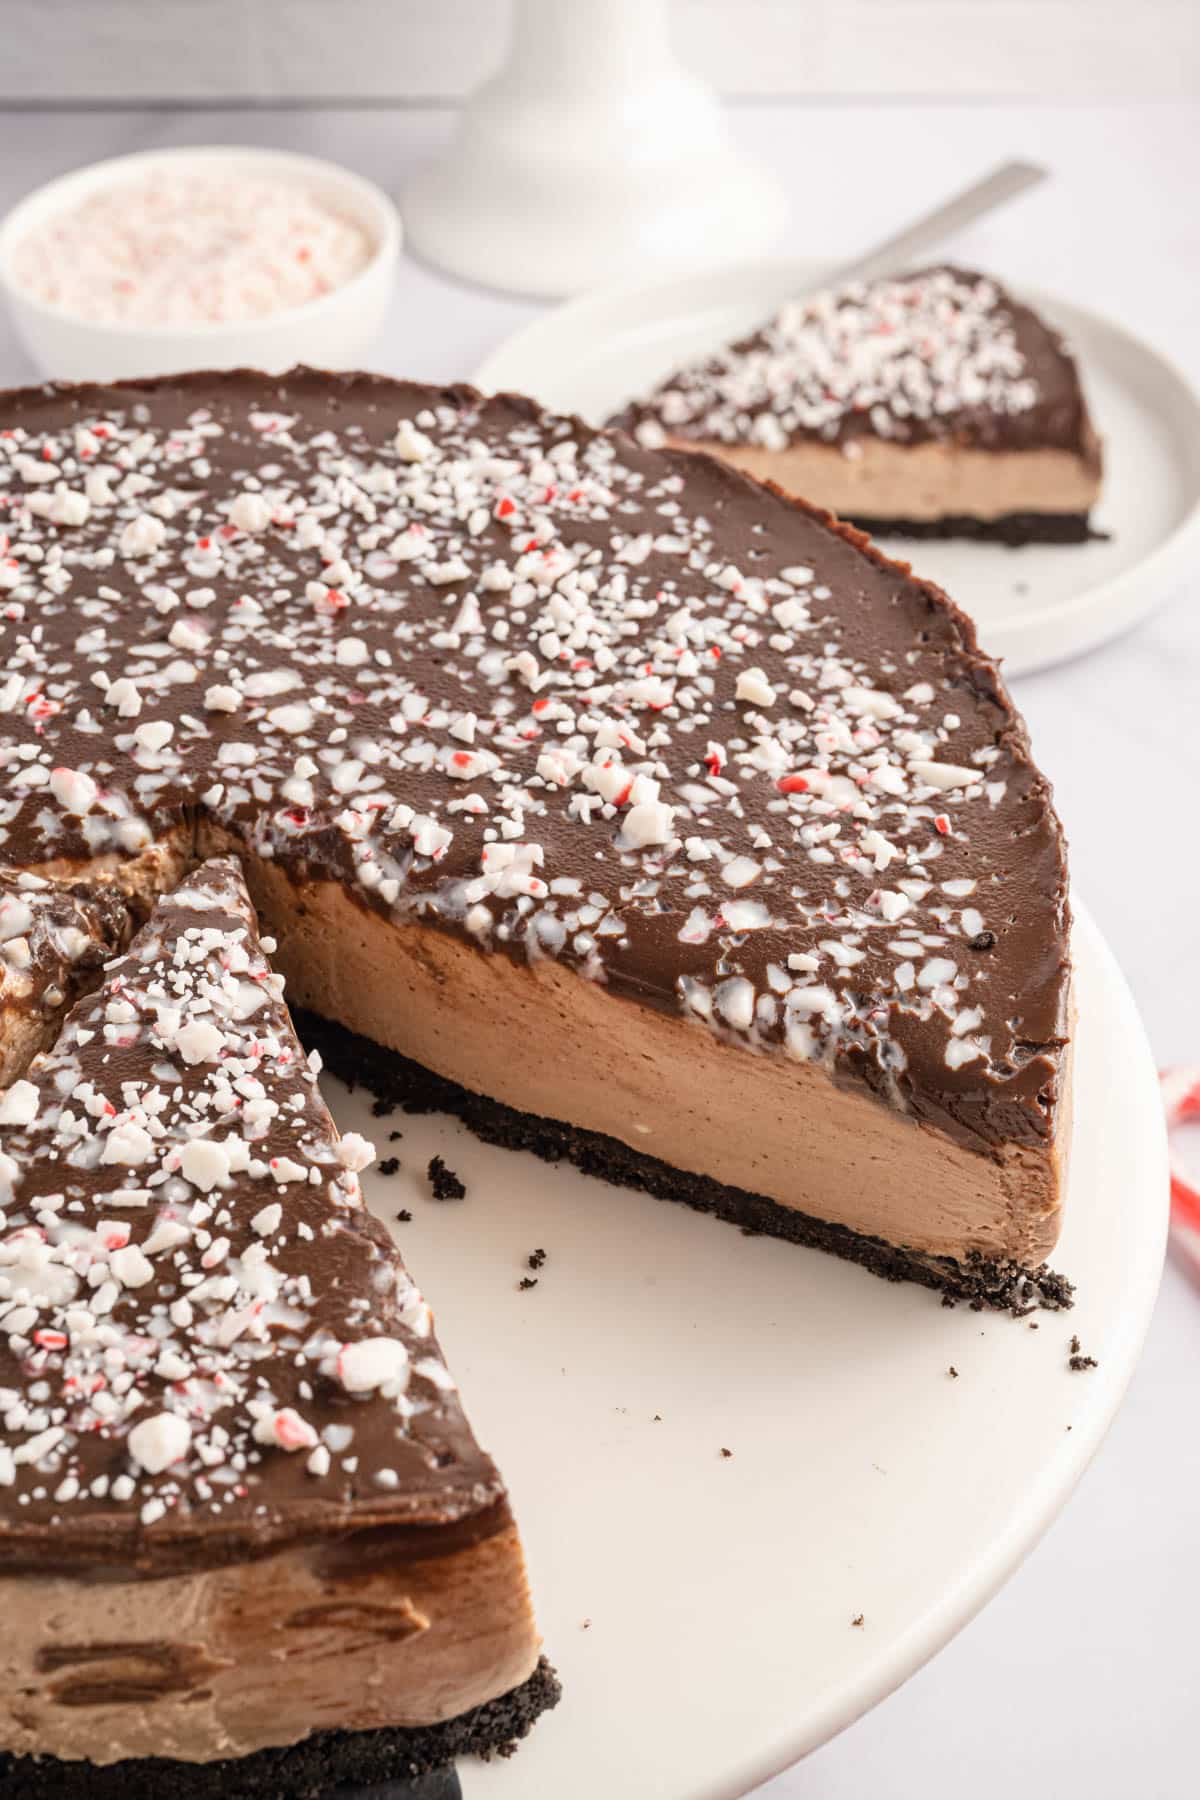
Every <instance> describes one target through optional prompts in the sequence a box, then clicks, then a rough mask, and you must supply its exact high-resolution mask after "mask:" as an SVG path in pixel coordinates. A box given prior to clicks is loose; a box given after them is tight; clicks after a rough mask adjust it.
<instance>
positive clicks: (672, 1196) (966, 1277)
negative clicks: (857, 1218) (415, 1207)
mask: <svg viewBox="0 0 1200 1800" xmlns="http://www.w3.org/2000/svg"><path fill="white" fill-rule="evenodd" d="M294 1016H295V1024H296V1029H297V1031H298V1032H299V1034H300V1038H301V1040H302V1042H303V1043H304V1045H305V1046H306V1048H311V1049H316V1050H318V1051H319V1052H320V1054H321V1058H322V1061H323V1062H324V1065H325V1067H326V1068H327V1069H328V1070H329V1071H330V1073H331V1074H333V1075H336V1076H337V1077H338V1078H339V1079H340V1080H341V1081H344V1082H345V1083H346V1085H347V1086H348V1087H351V1088H353V1087H357V1086H361V1087H365V1088H366V1089H367V1091H368V1092H369V1093H371V1094H373V1095H374V1096H375V1103H376V1104H375V1110H376V1112H377V1113H380V1114H382V1113H386V1112H389V1111H392V1110H393V1109H394V1108H396V1107H400V1108H403V1110H404V1111H405V1112H412V1113H422V1112H444V1113H450V1114H451V1115H452V1116H453V1117H454V1118H457V1119H460V1120H461V1121H462V1123H463V1124H464V1125H466V1126H467V1127H468V1129H469V1130H471V1131H473V1132H474V1133H475V1135H476V1137H479V1138H482V1139H483V1140H484V1141H485V1142H486V1143H490V1144H499V1145H500V1146H501V1147H502V1148H504V1149H506V1150H531V1151H532V1152H533V1154H534V1155H535V1156H540V1157H541V1158H542V1160H543V1161H544V1162H570V1163H574V1164H575V1166H576V1167H577V1168H579V1169H582V1170H583V1172H584V1174H586V1175H594V1176H598V1177H599V1178H600V1179H601V1180H603V1181H610V1182H612V1183H614V1184H615V1185H617V1186H620V1187H630V1188H636V1189H639V1190H640V1191H641V1192H643V1193H647V1194H652V1195H653V1196H654V1197H655V1199H658V1200H678V1201H681V1202H682V1203H683V1205H685V1206H690V1207H691V1208H692V1209H693V1210H694V1211H696V1212H703V1213H711V1214H713V1215H714V1216H715V1217H716V1218H719V1219H725V1220H726V1221H727V1222H728V1223H729V1224H732V1225H738V1226H740V1227H741V1229H742V1230H743V1231H745V1232H747V1233H751V1234H754V1235H759V1234H762V1235H765V1236H769V1237H777V1238H784V1239H786V1240H787V1242H789V1243H793V1244H803V1245H806V1246H808V1247H809V1248H812V1249H816V1250H828V1251H829V1252H830V1253H831V1254H832V1255H834V1256H840V1257H842V1258H843V1260H844V1261H846V1262H852V1263H857V1264H858V1265H859V1267H860V1268H863V1269H867V1270H868V1271H869V1272H870V1273H871V1274H872V1275H878V1276H881V1277H882V1278H883V1279H884V1280H885V1281H916V1282H919V1283H920V1284H921V1285H922V1286H923V1287H929V1288H934V1289H935V1290H937V1291H939V1292H940V1293H941V1294H942V1295H943V1296H944V1297H945V1298H946V1299H947V1300H950V1301H955V1300H965V1301H967V1302H968V1303H969V1304H970V1305H971V1306H973V1307H975V1308H977V1309H978V1308H982V1307H988V1308H991V1309H993V1310H994V1311H998V1312H1012V1313H1015V1314H1017V1315H1020V1314H1021V1313H1024V1312H1028V1311H1030V1310H1032V1308H1033V1307H1035V1306H1042V1307H1045V1308H1046V1309H1047V1310H1049V1311H1054V1312H1057V1311H1060V1310H1062V1309H1064V1308H1067V1307H1069V1306H1070V1305H1071V1304H1072V1296H1073V1294H1074V1287H1073V1285H1072V1283H1071V1282H1070V1281H1069V1280H1067V1278H1066V1277H1065V1276H1063V1275H1059V1274H1057V1273H1056V1272H1055V1271H1054V1270H1053V1269H1049V1268H1047V1267H1046V1266H1045V1265H1044V1264H1043V1265H1041V1266H1040V1267H1039V1268H1036V1269H1029V1268H1024V1267H1022V1266H1021V1265H1020V1264H1019V1263H1014V1262H997V1261H991V1260H988V1259H985V1258H983V1257H979V1258H977V1259H974V1260H971V1261H968V1262H958V1261H956V1260H954V1259H953V1258H951V1257H939V1256H925V1255H921V1254H919V1253H918V1252H915V1251H910V1250H905V1249H902V1248H900V1247H899V1246H897V1245H895V1244H888V1243H886V1242H885V1241H884V1240H883V1239H882V1238H874V1237H865V1236H863V1235H862V1234H861V1233H860V1232H857V1231H851V1230H850V1229H849V1228H848V1227H847V1226H845V1225H833V1224H830V1223H829V1222H828V1221H827V1220H823V1219H815V1218H812V1217H811V1216H810V1215H809V1214H808V1213H803V1212H799V1211H797V1210H796V1209H794V1208H793V1207H789V1206H780V1205H779V1204H778V1202H777V1201H774V1200H768V1199H766V1198H765V1197H764V1196H763V1195H761V1194H751V1193H748V1192H746V1190H745V1189H744V1188H736V1187H728V1186H726V1185H725V1184H724V1183H723V1182H719V1181H714V1180H713V1179H712V1178H711V1177H710V1176H706V1175H696V1174H691V1173H689V1172H687V1171H686V1170H682V1169H674V1168H672V1167H671V1166H670V1165H669V1164H668V1163H664V1162H660V1161H659V1159H658V1158H657V1157H653V1156H646V1155H643V1154H642V1153H641V1152H639V1151H637V1150H633V1149H630V1147H629V1146H628V1145H627V1144H622V1143H620V1142H619V1141H618V1140H617V1139H616V1138H611V1137H606V1136H604V1135H603V1134H602V1133H601V1132H596V1131H584V1130H579V1129H577V1128H576V1127H575V1126H572V1125H564V1124H562V1123H561V1122H560V1121H558V1120H556V1119H545V1118H539V1117H538V1116H537V1115H536V1114H534V1113H522V1112H517V1111H515V1110H514V1109H513V1108H512V1107H510V1106H505V1105H503V1104H502V1103H501V1102H500V1101H498V1100H489V1099H487V1098H486V1097H485V1096H484V1095H482V1094H476V1093H472V1092H471V1091H470V1089H468V1088H464V1087H460V1086H459V1084H458V1083H457V1082H454V1081H449V1080H447V1079H446V1077H445V1076H442V1075H437V1074H435V1073H434V1072H433V1070H431V1069H426V1068H423V1067H422V1066H421V1064H419V1063H415V1062H412V1061H410V1059H409V1058H408V1057H405V1056H401V1055H400V1054H399V1052H398V1051H395V1050H387V1049H384V1048H383V1047H382V1046H380V1045H378V1044H374V1043H372V1042H371V1041H370V1040H369V1039H368V1038H364V1037H359V1036H358V1035H357V1033H355V1032H352V1031H347V1030H346V1028H345V1027H344V1026H342V1025H337V1024H334V1023H333V1022H332V1021H331V1020H329V1019H323V1018H320V1017H319V1016H318V1015H317V1014H316V1013H311V1012H306V1011H297V1012H296V1014H295V1015H294Z"/></svg>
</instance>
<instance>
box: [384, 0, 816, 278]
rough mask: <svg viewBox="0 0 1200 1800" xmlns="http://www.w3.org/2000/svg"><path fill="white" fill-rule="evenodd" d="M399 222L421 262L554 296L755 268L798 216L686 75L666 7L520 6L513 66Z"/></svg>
mask: <svg viewBox="0 0 1200 1800" xmlns="http://www.w3.org/2000/svg"><path fill="white" fill-rule="evenodd" d="M403 211H404V219H405V227H406V231H407V237H408V243H409V246H410V248H411V249H412V250H414V251H415V252H416V254H417V255H418V256H421V257H423V258H425V259H426V260H427V261H429V262H432V263H436V264H438V265H439V266H441V267H442V268H444V269H448V270H449V271H450V272H451V273H452V274H455V275H461V276H465V277H466V278H467V279H469V280H471V281H478V282H482V283H484V284H486V285H487V286H491V287H501V288H508V289H511V290H513V291H515V292H519V293H526V294H550V295H557V294H566V293H575V292H578V291H579V290H580V289H582V288H586V287H593V286H596V285H597V284H599V283H605V282H611V281H613V280H614V279H615V278H617V277H618V276H626V275H628V274H629V273H630V272H632V271H634V270H637V271H640V272H641V271H645V272H649V273H657V274H666V273H674V272H678V271H681V270H685V269H691V268H698V267H702V266H704V265H710V266H711V265H712V264H714V263H718V262H723V261H725V260H727V259H730V258H734V257H739V256H748V255H753V254H755V253H757V252H759V251H761V250H763V249H764V248H766V247H767V246H768V245H770V244H771V243H772V242H773V241H774V240H775V239H776V238H777V237H778V235H779V233H780V232H781V230H782V229H783V226H784V223H785V220H786V216H787V207H786V203H785V201H784V198H783V193H782V190H781V189H780V188H779V187H778V186H777V185H776V184H775V182H774V181H773V180H772V179H771V178H770V177H769V176H768V175H767V174H766V173H765V172H764V171H763V170H761V169H760V168H759V167H758V166H757V165H756V164H755V163H753V162H752V161H751V160H750V159H749V158H747V157H745V156H744V155H743V154H742V153H741V152H740V151H738V150H736V149H735V148H734V146H733V144H732V142H731V140H730V136H729V132H728V128H727V125H726V121H725V117H724V113H723V111H722V109H721V107H720V105H719V103H718V101H717V99H716V97H715V96H714V95H713V94H712V93H711V92H710V91H709V90H708V89H707V88H706V87H705V86H704V85H703V83H701V82H699V81H697V80H696V79H695V78H694V77H693V76H691V75H689V74H687V73H686V72H685V71H684V69H683V68H682V67H681V66H680V64H679V62H678V61H677V59H676V57H675V55H674V53H673V51H672V49H671V45H670V41H669V35H668V28H667V8H666V0H588V4H586V5H572V4H568V3H567V0H514V4H513V28H512V34H511V40H510V44H509V54H508V60H507V62H506V63H505V65H504V67H503V69H502V70H501V71H500V73H499V74H498V75H497V76H495V77H494V79H493V80H491V81H489V82H487V83H486V84H485V85H484V86H483V87H482V88H481V89H480V90H479V91H478V93H476V94H475V95H474V97H473V98H472V99H471V100H470V101H469V102H468V105H467V107H466V109H465V111H464V113H463V116H462V120H461V122H460V124H459V128H458V131H457V133H456V136H455V139H454V142H453V144H452V145H451V148H450V150H449V151H448V152H447V154H446V155H445V156H444V157H443V158H442V159H441V160H440V161H438V162H435V163H433V164H431V165H430V166H429V167H427V168H425V169H422V170H421V171H420V172H419V173H418V174H417V175H416V176H415V177H414V179H413V180H412V181H411V182H410V183H409V185H408V188H407V190H406V191H405V194H404V196H403Z"/></svg>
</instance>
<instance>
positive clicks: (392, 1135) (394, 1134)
mask: <svg viewBox="0 0 1200 1800" xmlns="http://www.w3.org/2000/svg"><path fill="white" fill-rule="evenodd" d="M403 1136H404V1133H403V1132H402V1131H389V1132H388V1143H389V1144H398V1143H399V1142H400V1139H401V1138H402V1137H403Z"/></svg>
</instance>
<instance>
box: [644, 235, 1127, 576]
mask: <svg viewBox="0 0 1200 1800" xmlns="http://www.w3.org/2000/svg"><path fill="white" fill-rule="evenodd" d="M610 422H611V423H612V424H614V425H618V426H620V427H621V428H622V429H624V430H626V431H630V432H632V433H633V434H634V435H635V436H636V437H637V438H638V440H639V441H640V442H641V443H643V444H647V445H655V446H657V445H663V444H674V445H678V446H684V447H690V448H694V449H700V450H708V451H711V452H712V453H713V454H714V455H717V456H721V457H723V458H724V459H725V460H726V461H727V462H731V463H733V464H734V465H735V466H736V467H738V468H741V469H745V470H747V471H748V472H749V473H750V474H752V475H757V476H759V477H761V478H762V479H764V480H770V481H774V482H777V483H778V484H779V486H780V487H782V488H784V489H786V490H787V492H789V493H792V494H798V495H801V496H802V497H803V498H804V499H806V500H809V501H811V502H812V503H813V504H815V505H817V506H823V507H827V508H828V509H829V510H830V511H831V512H834V513H837V514H839V515H840V517H842V518H843V519H847V520H849V521H851V522H852V523H854V524H855V525H858V526H860V527H861V528H862V529H863V530H865V531H870V532H872V533H873V534H876V535H892V536H905V537H968V538H985V539H993V540H996V541H999V542H1001V543H1006V544H1013V545H1017V544H1025V543H1035V542H1044V543H1076V542H1082V541H1084V540H1085V539H1087V538H1088V537H1089V536H1090V535H1092V531H1091V523H1090V519H1091V510H1092V508H1093V506H1094V505H1095V504H1096V502H1097V500H1098V499H1099V495H1100V487H1101V477H1102V458H1101V449H1100V440H1099V438H1098V437H1097V435H1096V431H1095V429H1094V427H1093V425H1092V421H1091V418H1090V416H1089V413H1088V408H1087V403H1086V401H1085V399H1084V395H1083V389H1082V386H1081V383H1080V378H1079V370H1078V368H1077V366H1076V363H1075V359H1074V357H1073V356H1072V355H1071V352H1070V350H1069V349H1068V348H1067V346H1066V345H1065V344H1064V343H1063V340H1062V339H1061V337H1060V336H1059V335H1058V333H1057V332H1056V331H1055V330H1054V329H1053V327H1052V326H1051V325H1049V324H1047V323H1046V322H1045V321H1044V320H1043V319H1041V318H1040V317H1039V316H1038V314H1037V313H1036V312H1034V311H1033V309H1032V308H1031V307H1029V306H1026V305H1024V304H1022V303H1021V302H1020V301H1018V300H1016V299H1014V298H1013V297H1012V295H1010V294H1008V293H1006V291H1005V290H1004V289H1003V288H1002V287H1001V286H1000V285H999V283H998V282H996V281H994V280H993V279H992V278H991V277H989V276H986V275H980V274H977V273H975V272H973V271H971V270H968V269H960V268H955V267H952V266H949V265H939V266H937V267H934V268H929V269H922V270H920V271H918V272H916V273H914V274H912V275H905V276H898V277H889V278H884V279H879V280H875V281H870V282H853V283H850V284H849V285H847V286H845V287H841V288H835V289H830V290H826V291H825V292H822V293H817V294H813V295H810V296H808V297H807V298H804V299H798V300H795V301H791V302H789V303H788V304H786V305H784V306H783V307H781V308H780V310H779V311H778V312H777V313H776V314H775V316H774V317H773V318H772V319H771V320H769V321H768V322H767V323H766V324H765V325H763V326H761V327H760V328H759V329H758V330H756V331H754V332H752V333H751V334H750V335H749V336H748V337H745V338H742V339H739V340H738V342H736V343H733V344H730V345H728V346H727V347H726V348H724V349H722V350H719V351H717V352H716V354H715V355H713V356H710V357H706V358H704V359H702V360H700V361H697V362H695V363H691V364H687V365H685V366H684V367H682V368H680V369H677V370H676V371H675V373H674V374H672V375H669V376H668V377H667V378H666V379H665V380H664V381H663V382H661V383H660V385H659V386H658V387H657V388H655V389H654V390H653V392H652V393H650V394H648V395H647V396H646V397H645V398H644V399H640V400H636V401H634V402H633V403H632V404H631V405H629V406H627V407H626V408H625V409H624V410H623V411H622V412H620V413H619V414H617V416H616V417H615V418H614V419H613V420H612V421H610Z"/></svg>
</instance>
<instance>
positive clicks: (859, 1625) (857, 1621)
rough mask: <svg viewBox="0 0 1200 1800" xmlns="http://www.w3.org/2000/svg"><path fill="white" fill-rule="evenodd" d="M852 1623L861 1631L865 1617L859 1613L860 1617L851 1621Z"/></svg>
mask: <svg viewBox="0 0 1200 1800" xmlns="http://www.w3.org/2000/svg"><path fill="white" fill-rule="evenodd" d="M850 1623H851V1625H852V1626H854V1627H855V1629H856V1630H858V1631H861V1630H862V1628H863V1624H864V1619H863V1615H862V1614H861V1613H859V1615H858V1617H857V1618H856V1619H851V1621H850Z"/></svg>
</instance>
